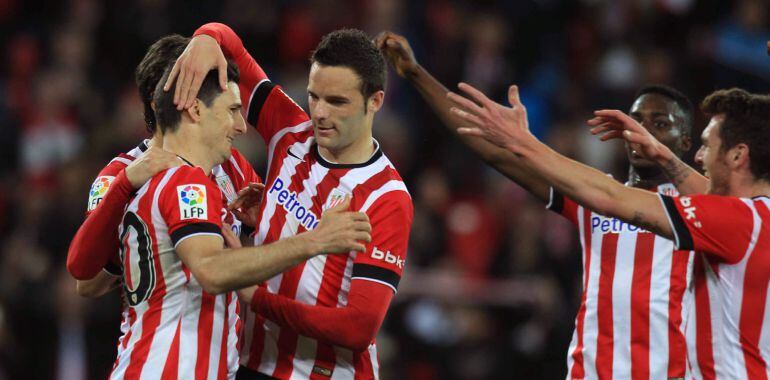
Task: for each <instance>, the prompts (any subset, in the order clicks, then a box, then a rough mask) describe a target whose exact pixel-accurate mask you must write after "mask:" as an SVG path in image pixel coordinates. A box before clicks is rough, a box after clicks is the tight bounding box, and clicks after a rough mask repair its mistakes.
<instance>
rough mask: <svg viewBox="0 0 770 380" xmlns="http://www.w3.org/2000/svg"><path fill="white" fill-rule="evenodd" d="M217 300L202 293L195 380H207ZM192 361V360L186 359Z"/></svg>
mask: <svg viewBox="0 0 770 380" xmlns="http://www.w3.org/2000/svg"><path fill="white" fill-rule="evenodd" d="M215 305H216V298H215V296H212V295H211V294H208V293H206V292H204V291H201V311H200V313H199V314H198V356H197V357H196V358H195V378H196V379H206V378H207V377H208V373H209V359H210V357H211V335H212V334H213V332H214V307H215ZM186 359H192V358H186Z"/></svg>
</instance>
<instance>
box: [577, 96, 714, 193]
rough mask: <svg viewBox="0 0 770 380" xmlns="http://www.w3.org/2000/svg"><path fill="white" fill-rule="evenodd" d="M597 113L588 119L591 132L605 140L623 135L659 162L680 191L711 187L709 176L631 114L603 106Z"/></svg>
mask: <svg viewBox="0 0 770 380" xmlns="http://www.w3.org/2000/svg"><path fill="white" fill-rule="evenodd" d="M594 116H595V117H594V118H593V119H591V120H588V125H590V126H592V128H591V133H592V134H594V135H601V136H600V139H601V140H602V141H607V140H611V139H618V138H622V139H623V140H625V141H626V142H628V143H629V144H630V145H631V148H633V149H634V150H636V152H637V153H639V154H640V155H641V156H642V157H644V158H646V159H648V160H650V161H653V162H656V163H657V164H658V166H660V168H661V169H663V172H664V173H665V174H666V176H667V177H668V178H669V179H670V180H671V183H673V184H674V186H676V188H677V190H679V193H680V194H682V195H687V194H702V193H705V192H706V190H707V189H708V185H709V179H708V178H706V177H704V176H703V175H701V174H700V173H698V171H697V170H695V169H693V168H692V167H691V166H689V165H687V164H685V163H684V162H683V161H682V160H681V159H679V157H677V156H676V155H675V154H674V153H673V152H672V151H671V149H669V148H668V147H667V146H665V145H663V144H661V143H660V141H658V140H657V139H655V137H654V136H653V135H652V134H651V133H650V131H648V130H647V129H646V128H644V127H643V126H641V125H640V124H639V122H637V121H636V120H634V119H633V118H631V117H630V116H628V115H626V114H625V113H623V112H621V111H618V110H600V111H596V112H594Z"/></svg>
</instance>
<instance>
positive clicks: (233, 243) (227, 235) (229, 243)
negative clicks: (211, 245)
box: [222, 223, 241, 249]
mask: <svg viewBox="0 0 770 380" xmlns="http://www.w3.org/2000/svg"><path fill="white" fill-rule="evenodd" d="M222 238H224V239H225V247H227V248H230V249H233V248H241V239H239V238H238V236H235V232H233V226H231V225H229V224H227V223H222Z"/></svg>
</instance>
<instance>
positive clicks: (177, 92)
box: [174, 60, 188, 111]
mask: <svg viewBox="0 0 770 380" xmlns="http://www.w3.org/2000/svg"><path fill="white" fill-rule="evenodd" d="M177 64H179V60H177ZM187 77H188V75H187V70H186V69H183V68H181V67H180V68H179V77H178V78H177V80H176V88H175V89H174V104H176V105H177V107H176V109H177V110H180V111H181V110H182V104H181V103H180V100H181V98H182V89H183V87H184V86H185V81H186V80H187Z"/></svg>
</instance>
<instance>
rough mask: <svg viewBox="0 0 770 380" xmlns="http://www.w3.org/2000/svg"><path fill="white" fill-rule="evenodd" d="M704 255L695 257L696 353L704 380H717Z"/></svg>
mask: <svg viewBox="0 0 770 380" xmlns="http://www.w3.org/2000/svg"><path fill="white" fill-rule="evenodd" d="M704 260H706V258H705V257H704V256H703V255H702V254H696V255H695V264H694V265H693V276H694V277H695V328H696V338H695V351H696V353H697V355H698V368H700V372H701V375H702V376H703V379H704V380H713V379H716V372H715V370H714V353H713V351H712V350H713V340H712V336H713V334H712V331H711V305H710V301H709V294H708V284H707V281H706V268H705V263H704V262H703V261H704Z"/></svg>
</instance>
